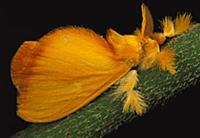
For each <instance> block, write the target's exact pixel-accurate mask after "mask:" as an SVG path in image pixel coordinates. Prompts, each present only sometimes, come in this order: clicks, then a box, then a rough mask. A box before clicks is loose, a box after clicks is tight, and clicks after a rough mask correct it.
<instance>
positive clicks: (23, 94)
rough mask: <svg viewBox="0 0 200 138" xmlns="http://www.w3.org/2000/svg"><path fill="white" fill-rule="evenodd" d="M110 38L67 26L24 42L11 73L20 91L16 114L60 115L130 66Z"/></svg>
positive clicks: (33, 117)
mask: <svg viewBox="0 0 200 138" xmlns="http://www.w3.org/2000/svg"><path fill="white" fill-rule="evenodd" d="M128 70H129V68H128V67H127V66H126V65H123V64H121V63H120V62H119V61H117V60H115V59H114V57H113V53H112V49H111V48H110V47H109V45H108V44H107V43H106V41H105V40H104V39H103V38H102V37H100V36H99V35H97V34H96V33H94V32H92V31H91V30H88V29H83V28H72V27H68V28H64V29H58V30H56V31H53V32H51V33H49V34H47V35H46V36H44V37H42V38H41V39H40V40H39V41H35V42H34V41H29V42H25V43H24V44H22V46H21V47H20V48H19V50H18V52H17V53H16V55H15V56H14V58H13V61H12V65H11V74H12V79H13V82H14V84H15V85H16V87H17V89H18V91H19V95H18V99H17V102H18V111H17V114H18V115H19V116H20V117H22V118H23V119H24V120H26V121H30V122H50V121H54V120H57V119H61V118H63V117H65V116H67V115H69V114H71V113H73V112H75V111H76V110H78V109H79V108H81V107H82V106H84V105H86V104H87V103H89V102H90V101H91V100H93V99H95V98H96V97H97V96H99V95H100V94H101V93H103V91H105V90H106V89H107V88H108V87H110V86H111V85H112V84H113V83H115V82H116V81H117V80H118V79H120V78H121V77H122V76H123V75H125V74H126V73H127V72H128Z"/></svg>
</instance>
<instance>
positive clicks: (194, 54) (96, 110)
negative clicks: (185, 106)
mask: <svg viewBox="0 0 200 138" xmlns="http://www.w3.org/2000/svg"><path fill="white" fill-rule="evenodd" d="M166 45H169V46H171V47H172V48H173V50H174V51H175V52H176V54H177V56H176V60H177V63H176V65H177V74H176V75H171V74H170V73H168V72H163V71H159V69H157V68H152V69H149V70H146V71H141V72H139V74H140V75H139V84H138V88H137V89H138V90H139V91H140V92H142V93H143V95H144V97H145V98H146V102H147V104H148V110H149V109H151V108H153V107H155V106H156V105H157V104H165V103H166V101H167V100H168V99H170V98H172V97H174V96H176V95H177V94H179V93H181V90H183V89H185V88H186V87H188V86H190V85H195V84H196V83H197V81H198V79H199V77H200V24H196V25H194V26H193V27H192V29H191V30H190V31H189V32H188V33H185V34H183V35H181V36H178V37H176V38H173V39H172V40H171V41H170V42H169V43H167V44H166ZM115 89H116V88H115V87H111V88H110V89H109V90H107V91H106V92H105V93H104V94H102V95H101V96H100V97H98V98H97V99H95V100H94V101H93V102H91V103H90V104H88V105H86V106H85V107H83V108H81V109H80V110H78V111H77V112H75V113H73V114H71V115H70V116H68V117H66V118H64V119H62V120H60V121H56V122H53V123H44V124H32V125H30V126H28V128H26V129H24V130H22V131H20V132H18V133H17V134H16V135H14V136H13V138H68V137H69V138H79V137H88V138H89V137H91V138H94V137H103V136H104V135H105V134H107V133H109V132H111V131H112V130H113V129H117V128H118V127H119V126H120V125H122V124H123V123H124V122H128V121H134V118H136V117H137V115H135V114H133V113H123V112H122V109H123V102H122V101H123V100H122V99H118V100H113V96H111V94H112V93H113V91H114V90H115ZM148 110H147V112H148Z"/></svg>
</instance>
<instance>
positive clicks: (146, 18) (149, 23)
mask: <svg viewBox="0 0 200 138" xmlns="http://www.w3.org/2000/svg"><path fill="white" fill-rule="evenodd" d="M141 9H142V29H141V32H142V35H143V36H150V35H151V34H152V33H153V18H152V16H151V12H150V10H149V8H148V7H147V6H146V5H145V4H142V6H141Z"/></svg>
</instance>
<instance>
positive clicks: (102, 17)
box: [0, 0, 200, 138]
mask: <svg viewBox="0 0 200 138" xmlns="http://www.w3.org/2000/svg"><path fill="white" fill-rule="evenodd" d="M13 2H14V1H10V2H9V1H7V2H4V3H1V4H0V27H1V29H0V42H1V43H0V56H1V58H0V61H1V63H0V98H1V99H0V101H1V104H0V105H1V108H0V114H1V116H2V117H1V122H0V124H1V128H0V137H2V138H4V137H5V138H6V137H9V136H11V135H13V134H14V133H15V132H17V131H19V130H21V129H24V128H25V127H27V125H29V124H30V123H27V122H25V121H23V120H21V119H20V118H18V117H17V116H16V114H15V111H16V95H17V94H16V93H17V91H16V89H15V87H14V86H13V84H12V82H11V79H10V62H11V58H12V56H13V55H14V53H15V52H16V50H17V48H18V47H19V46H20V44H21V43H22V42H23V41H25V40H35V39H37V38H39V37H41V36H42V35H44V34H45V33H47V32H49V31H50V30H52V29H54V28H56V27H60V26H66V25H76V26H84V27H89V28H91V29H93V30H94V31H96V32H98V33H99V34H102V35H105V32H106V29H108V28H110V27H111V28H113V29H115V30H117V31H118V32H120V33H121V34H127V33H132V32H133V30H134V29H135V28H136V27H140V22H141V11H140V5H141V3H142V2H144V3H146V4H147V5H148V6H149V8H150V9H151V12H152V14H153V17H154V19H155V20H156V19H161V18H162V17H164V16H166V15H170V16H173V17H175V15H176V13H177V12H183V11H187V12H191V13H192V15H193V21H195V22H200V14H199V13H200V9H199V4H198V1H196V0H187V1H180V0H173V1H168V0H167V1H161V0H143V1H139V0H118V1H117V0H109V1H108V0H107V1H106V0H98V1H95V0H93V1H87V0H86V1H83V0H82V1H81V0H80V1H75V0H73V1H72V0H70V1H67V0H66V1H65V2H59V1H54V3H51V2H50V1H46V2H43V3H42V2H36V1H26V2H20V1H17V3H13ZM155 28H157V30H158V28H159V27H158V22H156V21H155ZM198 90H200V86H199V85H197V86H195V87H190V88H188V89H186V90H184V91H183V93H182V94H181V95H178V97H176V98H175V99H173V100H171V101H169V102H168V103H167V105H165V106H164V107H156V108H155V109H154V110H152V111H150V112H149V113H147V114H146V115H145V116H144V117H142V118H138V119H136V120H135V121H134V122H132V123H128V124H125V125H123V126H122V127H120V128H119V129H118V130H117V131H113V132H112V133H110V134H108V135H106V136H105V137H106V138H110V137H127V138H128V137H146V136H148V137H164V136H168V137H174V136H182V135H183V136H186V137H200V134H199V132H198V129H199V128H200V127H199V124H200V119H199V115H200V113H199V112H198V110H199V105H200V100H199V98H200V94H199V91H198Z"/></svg>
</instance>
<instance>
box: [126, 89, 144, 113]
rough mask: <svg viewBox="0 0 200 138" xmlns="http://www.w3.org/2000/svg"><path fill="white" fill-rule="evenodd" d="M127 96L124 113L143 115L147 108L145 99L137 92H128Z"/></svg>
mask: <svg viewBox="0 0 200 138" xmlns="http://www.w3.org/2000/svg"><path fill="white" fill-rule="evenodd" d="M126 94H127V96H126V99H125V101H124V107H123V111H124V112H128V111H130V112H136V114H138V115H142V114H143V113H144V112H145V111H146V107H147V105H146V103H145V102H144V97H143V96H142V95H141V94H140V93H139V92H138V91H136V90H132V91H128V92H127V93H126Z"/></svg>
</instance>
